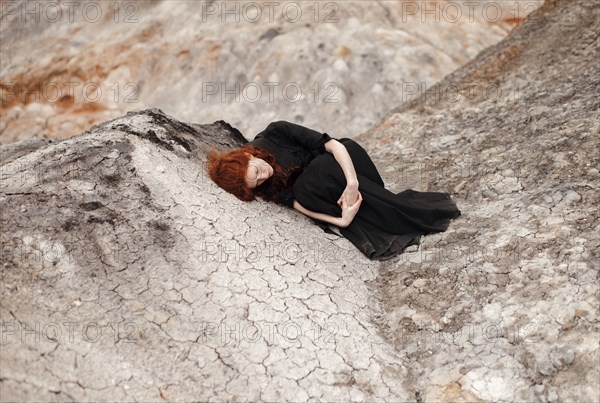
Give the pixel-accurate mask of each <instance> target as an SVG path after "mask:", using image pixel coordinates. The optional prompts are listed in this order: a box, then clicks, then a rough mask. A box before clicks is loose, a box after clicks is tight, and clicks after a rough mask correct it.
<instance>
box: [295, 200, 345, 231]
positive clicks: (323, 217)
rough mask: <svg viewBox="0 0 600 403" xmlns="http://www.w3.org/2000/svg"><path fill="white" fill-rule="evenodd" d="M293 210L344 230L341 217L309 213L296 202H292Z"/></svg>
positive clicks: (309, 211) (314, 212)
mask: <svg viewBox="0 0 600 403" xmlns="http://www.w3.org/2000/svg"><path fill="white" fill-rule="evenodd" d="M294 209H296V210H298V211H299V212H301V213H302V214H304V215H307V216H309V217H311V218H314V219H315V220H321V221H325V222H328V223H330V224H333V225H336V226H338V227H341V228H344V227H346V225H345V224H344V222H343V220H342V217H334V216H332V215H329V214H323V213H317V212H316V211H311V210H308V209H307V208H305V207H304V206H303V205H301V204H300V203H299V202H298V200H294Z"/></svg>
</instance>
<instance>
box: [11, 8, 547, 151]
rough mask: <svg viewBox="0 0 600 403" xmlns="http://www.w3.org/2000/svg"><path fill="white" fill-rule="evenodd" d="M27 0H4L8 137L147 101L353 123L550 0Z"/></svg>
mask: <svg viewBox="0 0 600 403" xmlns="http://www.w3.org/2000/svg"><path fill="white" fill-rule="evenodd" d="M28 3H30V2H28V1H25V0H18V1H3V2H1V3H0V18H1V19H2V25H0V54H1V55H2V57H0V98H2V101H1V102H2V105H1V106H2V108H1V109H0V144H8V143H11V142H14V141H18V140H25V139H32V138H38V139H43V138H56V137H58V138H66V137H70V136H73V135H75V134H78V133H81V132H82V131H85V130H87V129H89V128H90V127H91V126H92V125H93V124H97V123H101V122H103V121H106V120H108V119H111V118H114V117H117V116H121V115H123V114H124V113H125V112H127V111H130V110H134V109H142V108H147V107H157V108H160V109H162V110H163V111H165V112H166V113H167V114H169V115H171V116H174V117H176V118H177V119H179V120H185V121H193V122H212V121H215V120H218V119H223V118H224V111H226V112H225V113H226V117H227V120H228V122H229V123H230V124H232V125H233V126H235V127H237V128H238V129H240V130H241V131H242V132H243V133H248V135H249V136H252V135H253V134H256V133H258V132H259V131H260V130H262V129H263V128H264V127H266V126H267V124H268V123H269V122H270V121H271V120H279V119H285V120H289V121H294V122H297V123H300V124H305V125H307V126H309V127H313V126H320V127H319V130H321V131H333V130H334V129H338V128H340V127H342V128H344V130H346V136H347V137H351V136H353V135H354V134H355V133H360V132H362V131H364V130H366V129H368V128H370V127H372V126H373V124H374V123H375V122H376V121H377V120H379V119H380V118H381V117H382V116H383V114H385V113H386V112H388V111H389V110H390V109H392V108H393V107H395V106H397V105H399V104H400V103H402V102H404V101H405V100H407V99H410V98H411V97H412V96H413V94H414V88H415V87H420V86H431V85H433V83H435V82H436V81H439V80H441V79H442V78H444V76H445V75H447V74H449V73H450V72H452V71H453V70H455V69H457V68H459V67H461V66H462V65H464V64H465V63H466V62H468V61H469V60H471V59H472V58H473V57H474V56H475V55H476V54H477V53H478V52H480V51H481V50H483V49H485V48H486V47H488V46H490V45H493V44H495V43H497V42H498V41H499V40H501V39H502V38H504V37H505V36H506V35H507V33H508V32H509V31H510V29H512V27H513V26H515V24H516V23H518V22H519V21H520V20H521V19H522V18H523V17H525V16H526V15H527V14H528V13H530V12H531V11H532V10H535V9H536V8H537V7H539V5H540V4H541V3H542V1H541V0H528V1H527V2H526V3H524V4H521V3H522V2H520V1H502V2H498V1H495V0H478V1H474V2H470V3H468V4H463V2H451V3H448V2H447V1H445V0H443V1H433V2H432V1H423V0H416V1H412V0H411V1H408V2H406V1H405V2H401V1H372V2H365V1H342V2H316V3H314V2H298V1H287V0H286V1H280V2H254V1H247V0H244V1H236V2H233V3H229V4H228V3H227V2H225V1H176V2H173V1H168V0H163V1H160V0H152V1H130V0H113V1H110V2H106V1H96V0H82V1H77V2H75V3H69V2H66V1H54V2H50V3H47V2H36V3H33V4H28ZM315 5H317V6H316V7H315ZM31 44H35V46H34V47H32V46H31Z"/></svg>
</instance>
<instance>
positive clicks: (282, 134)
mask: <svg viewBox="0 0 600 403" xmlns="http://www.w3.org/2000/svg"><path fill="white" fill-rule="evenodd" d="M332 138H333V137H331V136H329V135H328V134H327V133H319V132H317V131H314V130H311V129H308V128H305V127H303V126H300V125H297V124H294V123H290V122H285V121H278V122H274V123H271V124H270V125H269V126H268V127H267V129H265V131H263V132H261V133H259V134H258V135H257V136H256V137H255V139H254V140H252V141H251V142H250V144H254V145H256V146H257V147H263V148H265V149H267V150H268V151H269V152H271V153H273V154H274V156H275V158H276V159H277V161H278V162H279V163H280V164H282V165H283V166H284V167H286V168H287V167H288V166H289V164H292V163H297V164H300V165H301V166H303V168H304V170H303V172H302V174H300V175H299V176H298V177H297V179H296V180H295V182H294V185H293V189H290V190H289V191H285V192H283V194H282V200H283V201H282V204H285V205H286V206H288V207H291V208H292V207H293V204H292V203H293V200H294V199H296V200H298V202H299V203H300V204H302V205H303V206H304V207H306V208H307V209H309V210H312V211H316V212H319V213H324V214H329V215H332V216H335V217H341V215H342V209H341V207H340V206H339V205H338V204H337V200H338V199H339V197H340V196H341V194H342V192H343V191H344V188H345V187H346V178H345V176H344V172H343V170H342V168H341V166H340V165H339V163H338V162H337V160H336V159H335V157H334V156H333V154H331V153H329V152H326V151H325V148H324V143H325V142H327V141H328V140H330V139H332ZM336 140H338V141H339V142H340V143H342V144H343V145H344V146H345V147H346V149H347V150H348V154H349V155H350V157H351V159H352V163H353V165H354V169H355V171H356V175H357V178H358V182H359V186H358V190H359V192H360V193H361V194H362V197H363V201H362V203H361V206H360V208H359V211H358V213H357V214H356V216H355V217H354V219H353V221H352V223H351V224H350V225H349V226H348V227H346V228H339V233H340V234H341V235H342V236H344V237H345V238H347V239H348V240H349V241H350V242H352V243H353V244H354V245H355V246H356V247H357V248H358V249H359V250H360V251H361V252H362V253H363V254H364V255H365V256H367V257H368V258H369V259H371V260H387V259H390V258H392V257H394V256H396V255H398V254H400V253H402V252H403V251H404V250H405V249H406V248H407V247H408V246H411V245H418V244H420V238H421V236H422V235H426V234H429V233H434V232H443V231H446V230H447V229H448V226H449V224H450V221H451V220H452V219H454V218H456V217H458V216H460V214H461V212H460V210H459V209H458V207H457V206H456V203H455V202H454V201H453V200H452V199H451V197H450V194H449V193H444V192H419V191H415V190H412V189H406V190H404V191H401V192H399V193H392V192H391V191H389V190H387V189H385V187H384V183H383V180H382V178H381V176H380V175H379V172H378V171H377V168H376V167H375V164H374V163H373V161H372V160H371V158H370V157H369V155H368V153H367V152H366V151H365V150H364V149H363V148H362V146H360V145H359V144H358V143H356V142H355V141H354V140H352V139H350V138H339V139H336ZM313 221H314V222H315V223H316V224H318V225H319V226H320V227H321V228H323V229H324V230H325V231H326V232H329V233H334V232H333V231H331V229H330V228H329V224H328V223H326V222H322V221H319V220H314V219H313Z"/></svg>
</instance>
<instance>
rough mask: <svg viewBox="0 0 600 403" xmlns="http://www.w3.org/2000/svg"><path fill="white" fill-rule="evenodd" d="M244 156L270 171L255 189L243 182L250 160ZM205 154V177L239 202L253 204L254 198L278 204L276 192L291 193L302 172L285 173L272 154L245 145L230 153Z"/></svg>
mask: <svg viewBox="0 0 600 403" xmlns="http://www.w3.org/2000/svg"><path fill="white" fill-rule="evenodd" d="M245 153H250V154H252V155H253V156H254V157H256V158H260V159H262V160H264V161H266V162H267V163H268V164H269V165H271V167H273V175H272V176H271V177H270V178H268V179H267V180H265V181H264V182H263V183H261V184H260V185H258V186H257V187H255V188H249V187H248V185H246V181H245V180H244V178H245V177H246V172H247V170H248V163H249V161H250V157H249V156H248V155H246V154H245ZM206 154H207V156H208V175H209V176H210V178H211V179H212V180H213V182H215V183H216V184H217V185H218V186H219V187H220V188H222V189H224V190H225V191H227V192H229V193H231V194H233V195H234V196H236V197H237V198H238V199H240V200H242V201H252V200H255V196H260V197H261V198H262V199H264V200H267V201H274V202H276V203H280V202H281V200H280V195H279V192H280V191H281V190H284V189H291V187H292V186H293V182H294V180H295V179H296V177H297V176H298V175H299V174H300V173H301V171H302V169H301V167H300V166H298V165H295V166H292V167H290V168H289V169H287V170H286V169H284V168H283V167H282V166H281V165H280V164H279V163H278V162H277V160H276V159H275V157H274V156H273V154H271V153H270V152H268V151H267V150H265V149H263V148H260V147H256V146H254V145H246V146H243V147H240V148H236V149H235V150H233V151H229V152H219V151H218V150H216V149H214V148H211V149H209V150H208V151H207V153H206Z"/></svg>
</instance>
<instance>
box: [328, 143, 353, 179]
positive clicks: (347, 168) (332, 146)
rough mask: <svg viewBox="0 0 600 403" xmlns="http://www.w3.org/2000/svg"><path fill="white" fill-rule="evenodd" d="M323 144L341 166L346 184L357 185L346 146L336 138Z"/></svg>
mask: <svg viewBox="0 0 600 403" xmlns="http://www.w3.org/2000/svg"><path fill="white" fill-rule="evenodd" d="M324 146H325V150H327V151H328V152H330V153H332V154H333V156H334V158H335V160H336V161H337V162H338V164H340V167H342V171H344V176H345V177H346V183H347V185H349V186H357V187H358V179H357V177H356V171H355V170H354V164H353V163H352V158H351V157H350V154H348V150H346V146H345V145H343V144H342V143H340V142H339V141H337V140H336V139H331V140H329V141H328V142H327V143H325V144H324Z"/></svg>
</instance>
